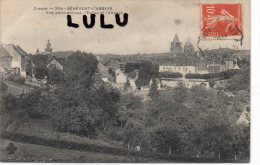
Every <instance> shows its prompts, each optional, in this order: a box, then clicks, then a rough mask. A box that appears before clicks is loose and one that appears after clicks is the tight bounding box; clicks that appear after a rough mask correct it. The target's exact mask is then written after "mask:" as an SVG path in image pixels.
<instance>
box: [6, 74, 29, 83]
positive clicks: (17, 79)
mask: <svg viewBox="0 0 260 165" xmlns="http://www.w3.org/2000/svg"><path fill="white" fill-rule="evenodd" d="M7 80H9V81H13V82H15V83H18V84H24V83H25V78H24V77H20V76H11V77H9V78H8V79H7Z"/></svg>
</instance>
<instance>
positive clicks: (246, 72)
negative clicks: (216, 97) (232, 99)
mask: <svg viewBox="0 0 260 165" xmlns="http://www.w3.org/2000/svg"><path fill="white" fill-rule="evenodd" d="M227 89H228V90H230V91H238V90H249V89H250V68H249V67H245V68H244V69H242V71H241V72H240V73H239V74H237V75H235V76H234V77H232V78H231V79H230V80H229V82H228V85H227Z"/></svg>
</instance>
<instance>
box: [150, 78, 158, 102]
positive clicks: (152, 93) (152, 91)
mask: <svg viewBox="0 0 260 165" xmlns="http://www.w3.org/2000/svg"><path fill="white" fill-rule="evenodd" d="M157 89H158V85H157V83H156V80H155V79H154V78H153V79H152V84H151V86H150V89H149V94H148V96H150V97H151V98H153V97H156V96H157V95H158V90H157Z"/></svg>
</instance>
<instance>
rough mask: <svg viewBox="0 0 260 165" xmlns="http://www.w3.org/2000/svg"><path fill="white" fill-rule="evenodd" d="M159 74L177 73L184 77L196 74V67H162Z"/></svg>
mask: <svg viewBox="0 0 260 165" xmlns="http://www.w3.org/2000/svg"><path fill="white" fill-rule="evenodd" d="M159 72H177V73H181V74H182V75H183V76H184V75H186V74H188V73H196V67H195V66H175V65H160V66H159Z"/></svg>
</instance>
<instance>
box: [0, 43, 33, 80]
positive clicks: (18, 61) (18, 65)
mask: <svg viewBox="0 0 260 165" xmlns="http://www.w3.org/2000/svg"><path fill="white" fill-rule="evenodd" d="M5 49H6V51H7V52H8V53H9V54H10V55H11V56H12V62H11V67H12V68H13V69H16V70H18V72H19V73H20V74H19V75H20V76H21V77H26V63H27V60H29V56H28V54H27V53H26V52H25V51H24V50H23V49H22V48H21V47H20V46H19V45H14V44H8V45H6V46H5Z"/></svg>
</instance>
